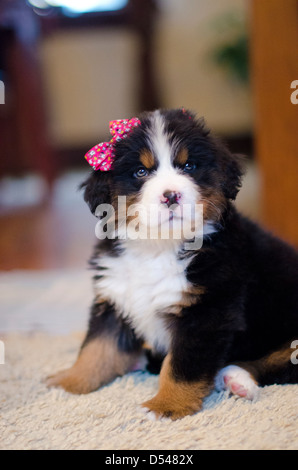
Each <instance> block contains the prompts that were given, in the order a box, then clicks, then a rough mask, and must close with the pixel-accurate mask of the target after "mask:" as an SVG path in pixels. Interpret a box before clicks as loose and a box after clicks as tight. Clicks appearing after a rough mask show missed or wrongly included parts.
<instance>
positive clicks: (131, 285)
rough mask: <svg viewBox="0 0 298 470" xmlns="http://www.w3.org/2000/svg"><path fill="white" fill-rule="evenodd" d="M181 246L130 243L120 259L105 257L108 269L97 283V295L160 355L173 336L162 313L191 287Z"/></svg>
mask: <svg viewBox="0 0 298 470" xmlns="http://www.w3.org/2000/svg"><path fill="white" fill-rule="evenodd" d="M177 251H178V246H177V245H174V244H173V245H171V244H170V245H169V243H168V241H167V243H160V242H156V243H155V242H153V243H150V242H149V243H148V241H145V242H143V241H139V242H136V241H133V242H131V241H126V242H125V245H124V251H123V253H122V254H121V255H120V256H118V257H112V256H103V257H101V258H100V259H99V260H98V264H99V266H101V267H103V268H105V269H104V270H103V271H102V274H103V277H102V278H101V279H99V280H98V281H96V284H95V290H96V294H98V295H100V296H102V297H104V298H105V299H108V300H109V301H110V302H111V303H113V304H114V305H115V306H116V309H117V311H118V312H119V314H121V315H122V316H123V318H126V319H127V320H128V321H129V322H130V324H131V325H132V327H133V328H134V330H135V332H136V333H137V334H138V335H139V336H141V337H142V338H144V340H145V341H146V342H147V343H149V344H150V346H152V347H154V348H155V349H156V350H158V351H160V352H164V353H166V352H167V351H168V349H169V343H170V337H169V333H168V331H167V328H166V325H165V322H164V318H163V316H162V314H161V312H164V311H166V310H167V309H168V308H169V307H170V306H171V305H175V304H176V303H177V302H179V301H180V300H181V296H182V292H183V291H185V290H186V288H187V280H186V277H185V268H186V266H187V264H188V263H189V261H190V260H189V258H188V259H187V260H180V259H178V257H177Z"/></svg>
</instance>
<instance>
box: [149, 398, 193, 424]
mask: <svg viewBox="0 0 298 470" xmlns="http://www.w3.org/2000/svg"><path fill="white" fill-rule="evenodd" d="M142 407H143V408H144V409H145V410H146V411H147V415H148V418H149V419H161V418H171V419H172V420H176V419H181V418H184V417H185V416H188V415H192V414H194V413H196V412H197V411H198V410H199V409H200V406H199V405H198V404H192V405H189V404H186V403H185V404H184V405H181V404H178V403H175V402H168V401H165V400H163V399H161V398H159V396H158V395H156V396H155V397H154V398H152V399H151V400H148V401H146V402H145V403H143V404H142Z"/></svg>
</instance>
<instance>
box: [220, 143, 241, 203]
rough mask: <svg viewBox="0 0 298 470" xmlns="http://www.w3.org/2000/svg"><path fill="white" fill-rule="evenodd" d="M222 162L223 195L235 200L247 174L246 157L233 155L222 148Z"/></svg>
mask: <svg viewBox="0 0 298 470" xmlns="http://www.w3.org/2000/svg"><path fill="white" fill-rule="evenodd" d="M220 162H221V172H222V178H221V180H222V183H221V186H222V190H223V193H224V195H225V197H226V198H228V199H232V200H234V199H236V196H237V194H238V192H239V190H240V188H241V185H242V176H243V175H244V173H245V157H244V156H243V155H238V154H232V153H231V152H230V151H229V150H228V149H227V148H226V147H224V146H221V149H220Z"/></svg>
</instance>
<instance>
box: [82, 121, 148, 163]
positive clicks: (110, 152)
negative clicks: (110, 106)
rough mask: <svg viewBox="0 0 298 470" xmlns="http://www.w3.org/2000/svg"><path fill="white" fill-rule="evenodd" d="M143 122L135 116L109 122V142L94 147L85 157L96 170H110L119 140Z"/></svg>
mask: <svg viewBox="0 0 298 470" xmlns="http://www.w3.org/2000/svg"><path fill="white" fill-rule="evenodd" d="M140 124H141V121H140V120H139V119H138V118H136V117H134V118H132V119H117V120H116V121H111V122H110V124H109V127H110V133H111V135H112V139H111V140H110V141H109V142H102V143H101V144H97V145H95V147H92V149H91V150H89V152H87V153H86V155H85V158H86V160H87V161H88V163H89V165H91V166H92V168H93V169H94V170H100V171H109V170H110V169H111V167H112V164H113V161H114V158H115V148H114V145H115V143H116V142H118V141H119V140H122V139H125V138H126V137H127V136H128V135H129V133H130V132H131V131H132V129H133V128H134V127H137V126H139V125H140Z"/></svg>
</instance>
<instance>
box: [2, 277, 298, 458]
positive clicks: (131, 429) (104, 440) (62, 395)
mask: <svg viewBox="0 0 298 470" xmlns="http://www.w3.org/2000/svg"><path fill="white" fill-rule="evenodd" d="M89 278H90V273H89V274H86V273H85V272H83V273H82V272H81V273H80V272H78V273H76V272H66V273H65V272H60V273H55V272H53V273H22V272H21V273H7V274H3V275H0V296H1V300H2V307H3V309H2V311H1V313H0V331H2V333H0V339H1V340H2V341H3V342H4V345H5V364H0V448H1V449H34V450H35V449H41V450H42V449H102V450H124V449H125V450H200V449H263V450H265V449H298V426H297V416H298V385H283V386H281V385H273V386H270V387H265V388H263V389H261V393H260V396H259V399H258V401H256V402H252V403H251V402H248V401H245V400H243V399H241V398H238V399H237V398H235V397H228V395H227V393H226V392H222V393H216V392H213V393H212V394H211V395H210V396H209V397H208V398H207V399H206V400H205V403H204V408H203V411H201V412H199V413H197V414H196V415H194V416H188V417H186V418H184V419H182V420H180V421H175V422H172V421H170V420H163V421H150V420H149V419H148V418H147V417H146V416H144V414H143V411H142V410H141V409H140V407H139V405H140V404H141V403H142V402H143V401H145V400H148V399H149V398H150V397H152V396H153V395H154V394H155V393H156V391H157V388H158V377H157V376H153V375H150V374H148V373H142V372H134V373H131V374H128V375H126V376H124V377H122V378H118V379H116V380H115V381H114V382H113V383H111V384H110V385H108V386H106V387H104V388H102V389H100V390H98V391H96V392H94V393H92V394H89V395H81V396H74V395H70V394H68V393H66V392H64V391H63V390H58V389H50V390H49V389H47V388H46V386H45V385H44V384H43V383H42V380H43V379H44V378H45V377H46V376H47V375H49V374H51V373H53V372H56V371H57V370H59V369H61V368H64V367H68V366H70V365H72V363H73V361H74V360H75V358H76V356H77V352H78V348H79V346H80V343H81V340H82V334H81V333H80V334H76V333H74V332H73V331H69V329H71V328H70V325H71V326H72V328H74V327H79V328H78V329H79V330H80V331H83V330H84V325H85V322H86V321H87V311H88V308H87V307H88V304H89V303H90V300H91V297H92V295H91V292H89V289H90V284H89V283H90V281H89ZM67 292H69V294H66V293H67ZM16 293H18V295H17V296H16ZM80 312H81V313H80ZM36 329H38V330H39V332H36V331H35V332H34V330H36ZM40 330H43V331H40ZM59 331H60V333H59Z"/></svg>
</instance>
